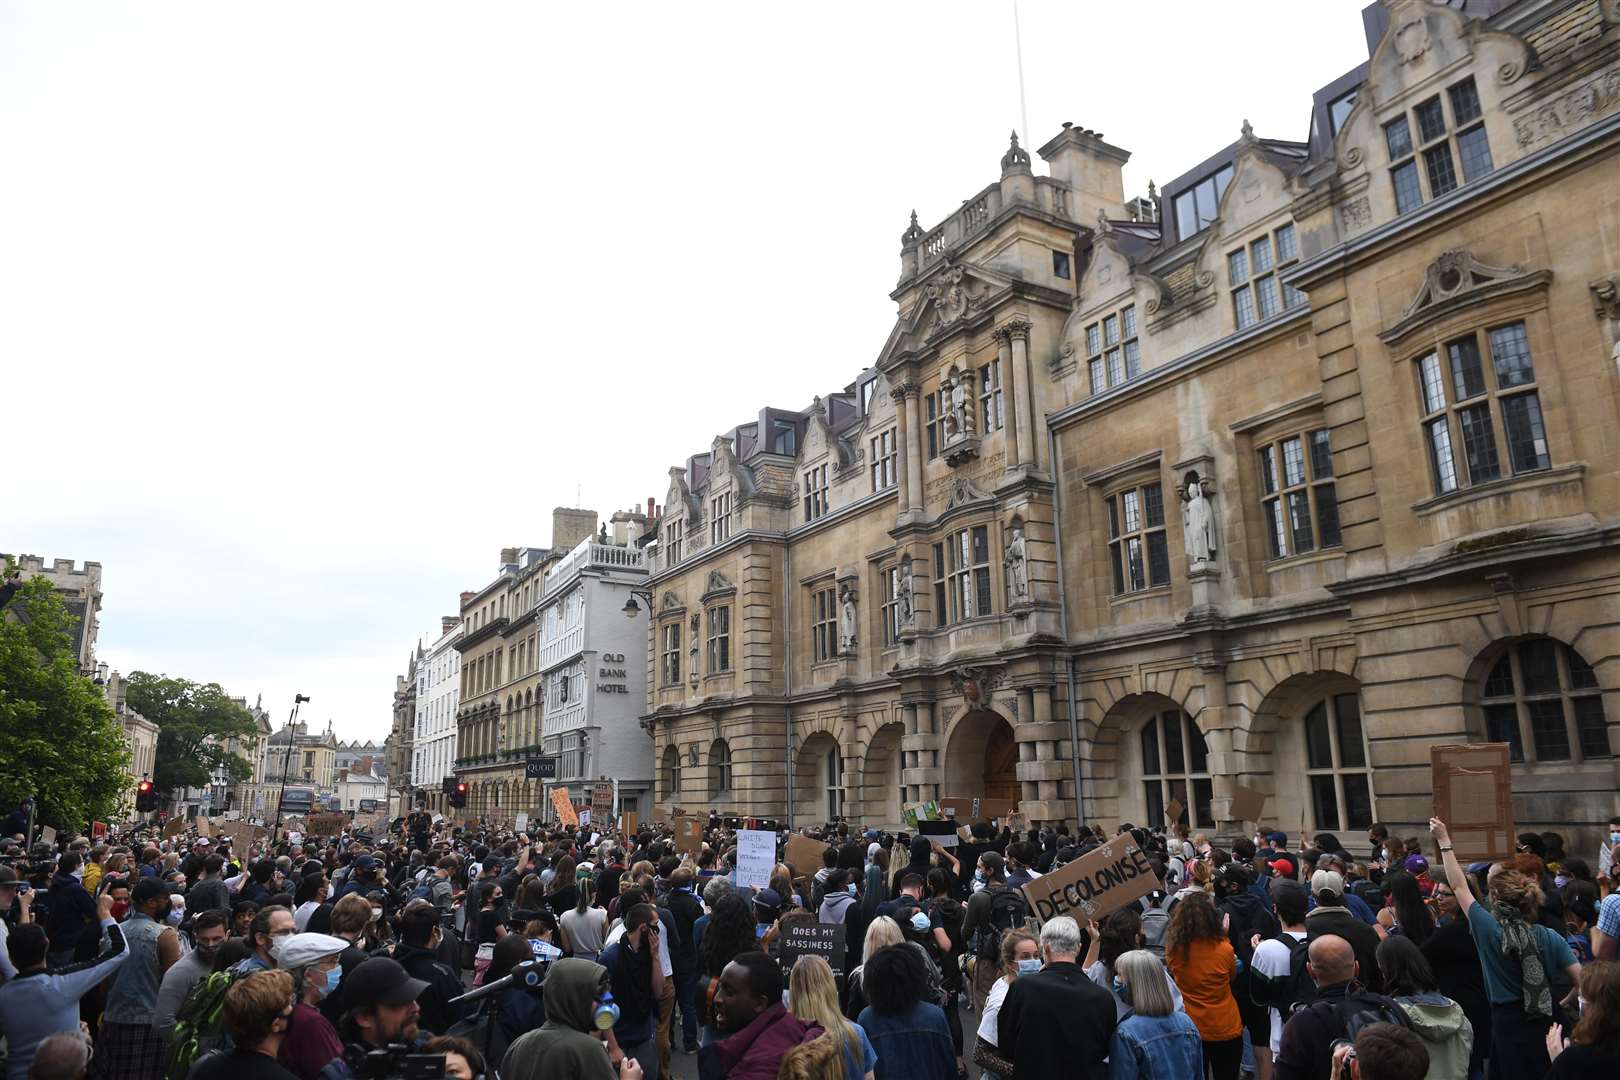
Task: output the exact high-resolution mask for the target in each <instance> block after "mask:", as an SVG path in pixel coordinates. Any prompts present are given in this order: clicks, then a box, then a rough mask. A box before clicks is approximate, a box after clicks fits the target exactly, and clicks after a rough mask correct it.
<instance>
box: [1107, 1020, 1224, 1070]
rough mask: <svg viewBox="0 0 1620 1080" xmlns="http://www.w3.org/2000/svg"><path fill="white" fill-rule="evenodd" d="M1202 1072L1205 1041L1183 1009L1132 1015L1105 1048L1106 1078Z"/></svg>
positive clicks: (1118, 1028)
mask: <svg viewBox="0 0 1620 1080" xmlns="http://www.w3.org/2000/svg"><path fill="white" fill-rule="evenodd" d="M1203 1075H1204V1044H1203V1042H1202V1040H1201V1039H1200V1038H1199V1036H1198V1028H1197V1026H1196V1025H1194V1024H1193V1022H1192V1019H1191V1017H1189V1016H1188V1015H1187V1014H1186V1013H1184V1012H1173V1013H1171V1014H1170V1015H1169V1016H1137V1015H1136V1014H1134V1013H1133V1014H1131V1015H1130V1016H1128V1017H1126V1018H1125V1019H1124V1020H1123V1021H1121V1022H1120V1025H1119V1027H1117V1028H1115V1029H1114V1039H1113V1041H1112V1042H1111V1043H1110V1044H1109V1047H1108V1078H1109V1080H1183V1078H1185V1077H1189V1076H1191V1077H1197V1076H1203Z"/></svg>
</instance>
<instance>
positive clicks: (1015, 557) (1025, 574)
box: [1001, 521, 1029, 604]
mask: <svg viewBox="0 0 1620 1080" xmlns="http://www.w3.org/2000/svg"><path fill="white" fill-rule="evenodd" d="M1001 565H1002V567H1003V568H1004V569H1005V570H1006V572H1007V597H1008V600H1009V602H1011V603H1014V604H1016V603H1019V602H1021V601H1024V600H1028V599H1029V559H1028V557H1027V556H1026V555H1025V553H1024V523H1023V522H1022V521H1015V522H1013V526H1012V538H1011V539H1010V540H1008V541H1007V550H1006V551H1005V552H1003V553H1002V556H1001Z"/></svg>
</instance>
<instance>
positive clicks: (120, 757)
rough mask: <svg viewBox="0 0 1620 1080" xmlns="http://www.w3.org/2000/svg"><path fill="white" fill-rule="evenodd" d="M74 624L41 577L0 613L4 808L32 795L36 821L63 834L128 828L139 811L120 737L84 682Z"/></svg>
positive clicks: (0, 801)
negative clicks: (91, 827) (103, 826)
mask: <svg viewBox="0 0 1620 1080" xmlns="http://www.w3.org/2000/svg"><path fill="white" fill-rule="evenodd" d="M74 621H75V620H74V617H73V616H72V615H70V614H69V613H68V610H67V607H66V606H65V605H64V604H63V603H62V600H61V598H60V597H58V596H57V595H56V590H55V589H53V588H52V587H51V583H50V580H49V579H48V578H44V577H35V578H31V579H29V580H28V581H26V582H23V583H22V586H21V587H20V588H19V589H17V591H16V592H15V593H14V594H13V595H12V597H11V599H10V601H9V602H8V603H7V604H6V606H5V608H4V610H0V806H6V807H13V806H16V805H17V803H18V802H20V801H21V800H22V799H23V798H24V797H26V796H28V795H34V796H35V797H36V799H37V805H38V808H39V812H38V816H39V821H40V822H41V823H42V824H46V825H51V826H53V827H55V828H58V829H84V828H86V826H87V824H88V823H89V822H90V821H92V820H96V821H119V820H122V818H123V817H124V815H125V814H126V812H127V811H128V809H129V807H130V805H131V804H132V802H133V799H132V798H131V795H132V792H133V788H134V780H133V778H132V777H131V776H130V775H129V749H128V746H127V745H126V744H125V742H124V733H123V729H122V727H121V726H120V725H119V723H118V718H117V716H115V715H114V713H113V710H112V706H111V705H109V704H107V698H106V696H105V695H104V694H103V693H102V692H101V688H100V687H98V686H97V685H96V684H95V683H94V682H93V681H92V680H90V679H87V678H85V677H84V676H83V675H80V674H79V658H78V656H77V655H76V654H75V653H74V651H73V644H72V635H71V628H72V626H73V623H74Z"/></svg>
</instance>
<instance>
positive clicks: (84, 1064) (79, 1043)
mask: <svg viewBox="0 0 1620 1080" xmlns="http://www.w3.org/2000/svg"><path fill="white" fill-rule="evenodd" d="M93 1052H94V1047H92V1046H91V1044H90V1039H89V1036H87V1035H85V1034H84V1033H82V1032H79V1031H74V1032H69V1033H64V1034H60V1035H52V1036H51V1037H50V1038H48V1039H46V1040H45V1041H44V1042H42V1043H40V1044H39V1049H38V1050H36V1051H35V1052H34V1063H33V1064H32V1065H30V1066H29V1067H28V1080H84V1078H85V1077H86V1076H88V1075H89V1070H90V1057H91V1054H92V1053H93Z"/></svg>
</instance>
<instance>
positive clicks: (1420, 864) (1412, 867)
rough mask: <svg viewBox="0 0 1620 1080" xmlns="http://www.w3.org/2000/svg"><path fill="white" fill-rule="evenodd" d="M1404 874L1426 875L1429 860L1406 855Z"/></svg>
mask: <svg viewBox="0 0 1620 1080" xmlns="http://www.w3.org/2000/svg"><path fill="white" fill-rule="evenodd" d="M1406 872H1407V873H1408V874H1427V873H1428V872H1429V860H1428V859H1425V858H1424V857H1423V856H1421V855H1408V856H1407V857H1406Z"/></svg>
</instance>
